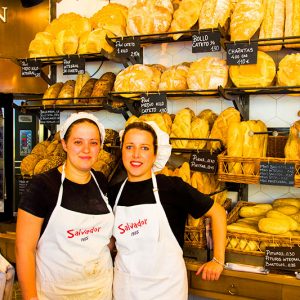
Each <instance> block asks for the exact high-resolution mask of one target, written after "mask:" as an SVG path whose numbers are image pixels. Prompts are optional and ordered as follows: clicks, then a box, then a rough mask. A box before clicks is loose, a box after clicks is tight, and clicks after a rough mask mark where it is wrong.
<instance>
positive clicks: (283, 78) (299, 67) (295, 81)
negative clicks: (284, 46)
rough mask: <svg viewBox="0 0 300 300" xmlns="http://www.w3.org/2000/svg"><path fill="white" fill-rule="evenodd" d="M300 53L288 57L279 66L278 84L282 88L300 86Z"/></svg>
mask: <svg viewBox="0 0 300 300" xmlns="http://www.w3.org/2000/svg"><path fill="white" fill-rule="evenodd" d="M299 74H300V53H293V54H288V55H286V56H285V57H284V58H283V59H282V60H281V61H280V62H279V65H278V72H277V82H278V85H282V86H294V85H300V77H299Z"/></svg>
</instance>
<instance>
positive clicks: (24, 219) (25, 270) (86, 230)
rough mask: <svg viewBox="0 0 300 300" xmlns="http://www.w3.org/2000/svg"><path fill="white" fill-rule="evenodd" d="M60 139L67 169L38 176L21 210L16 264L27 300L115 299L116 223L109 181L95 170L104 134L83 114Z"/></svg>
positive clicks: (66, 127) (73, 119)
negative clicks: (112, 244) (112, 246)
mask: <svg viewBox="0 0 300 300" xmlns="http://www.w3.org/2000/svg"><path fill="white" fill-rule="evenodd" d="M60 136H61V139H62V145H63V148H64V150H65V151H66V153H67V159H66V162H65V164H64V165H63V166H60V167H58V168H56V169H52V170H50V171H48V172H46V173H43V174H40V175H37V176H36V177H34V178H33V179H32V180H31V182H30V184H29V186H28V188H27V191H26V193H25V194H24V196H23V198H22V199H21V203H20V205H19V210H18V218H17V237H16V259H17V272H18V279H19V283H20V286H21V290H22V295H23V299H25V300H27V299H39V300H46V299H75V298H76V299H78V300H85V299H87V297H88V299H91V300H111V299H112V275H113V270H112V259H111V255H110V250H109V247H108V244H109V243H110V238H111V235H112V226H113V219H114V218H113V214H112V210H111V207H110V206H109V204H108V201H107V197H106V196H105V193H106V192H107V181H106V178H105V176H104V175H103V174H102V173H99V172H94V171H91V168H92V165H93V164H94V162H95V161H96V159H97V156H98V153H99V151H100V149H101V146H102V143H103V141H104V136H105V130H104V128H103V126H102V124H101V123H100V122H99V121H98V119H97V118H96V117H95V116H94V115H92V114H89V113H85V112H80V113H75V114H72V115H71V116H70V117H69V118H68V119H67V120H66V122H65V123H64V124H63V126H62V128H61V132H60ZM53 257H55V260H54V259H53Z"/></svg>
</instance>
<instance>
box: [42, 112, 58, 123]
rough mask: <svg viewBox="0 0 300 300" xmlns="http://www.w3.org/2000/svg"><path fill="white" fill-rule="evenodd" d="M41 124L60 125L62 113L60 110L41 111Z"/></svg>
mask: <svg viewBox="0 0 300 300" xmlns="http://www.w3.org/2000/svg"><path fill="white" fill-rule="evenodd" d="M40 123H41V124H59V123H60V111H59V110H58V109H43V110H40Z"/></svg>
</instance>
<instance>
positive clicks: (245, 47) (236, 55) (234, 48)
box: [227, 43, 258, 65]
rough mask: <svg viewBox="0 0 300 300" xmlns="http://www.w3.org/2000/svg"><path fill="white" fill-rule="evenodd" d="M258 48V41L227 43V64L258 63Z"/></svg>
mask: <svg viewBox="0 0 300 300" xmlns="http://www.w3.org/2000/svg"><path fill="white" fill-rule="evenodd" d="M257 49H258V44H257V43H237V44H227V65H251V64H252V65H253V64H256V63H257Z"/></svg>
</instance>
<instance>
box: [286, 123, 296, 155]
mask: <svg viewBox="0 0 300 300" xmlns="http://www.w3.org/2000/svg"><path fill="white" fill-rule="evenodd" d="M284 154H285V157H286V158H288V159H293V160H297V159H299V160H300V121H296V122H294V124H292V126H291V128H290V134H289V137H288V140H287V142H286V145H285V148H284Z"/></svg>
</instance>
